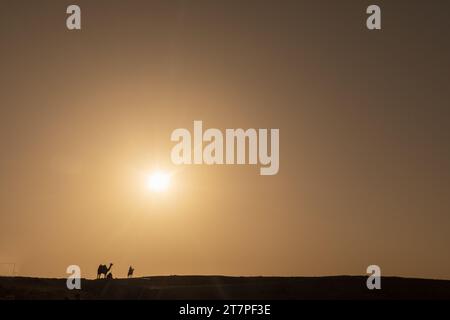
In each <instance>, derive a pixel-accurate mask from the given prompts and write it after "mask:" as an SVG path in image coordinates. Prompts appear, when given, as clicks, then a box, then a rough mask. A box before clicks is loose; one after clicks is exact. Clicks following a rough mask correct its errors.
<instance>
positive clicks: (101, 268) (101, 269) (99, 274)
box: [97, 263, 113, 279]
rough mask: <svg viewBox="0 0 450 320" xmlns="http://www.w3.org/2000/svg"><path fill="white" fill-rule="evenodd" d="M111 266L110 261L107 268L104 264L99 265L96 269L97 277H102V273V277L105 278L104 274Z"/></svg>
mask: <svg viewBox="0 0 450 320" xmlns="http://www.w3.org/2000/svg"><path fill="white" fill-rule="evenodd" d="M112 266H113V264H112V263H110V264H109V268H108V267H107V266H106V265H105V264H101V265H99V266H98V269H97V279H100V278H101V277H102V274H103V275H104V278H106V275H107V274H108V272H109V270H111V267H112Z"/></svg>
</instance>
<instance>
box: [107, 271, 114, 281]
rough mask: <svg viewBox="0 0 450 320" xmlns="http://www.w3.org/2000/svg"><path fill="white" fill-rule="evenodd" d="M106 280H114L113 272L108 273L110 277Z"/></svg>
mask: <svg viewBox="0 0 450 320" xmlns="http://www.w3.org/2000/svg"><path fill="white" fill-rule="evenodd" d="M106 279H108V280H110V279H113V275H112V273H111V272H109V273H108V275H107V276H106Z"/></svg>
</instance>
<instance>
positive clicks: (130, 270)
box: [128, 266, 134, 278]
mask: <svg viewBox="0 0 450 320" xmlns="http://www.w3.org/2000/svg"><path fill="white" fill-rule="evenodd" d="M133 272H134V269H133V267H132V266H130V268H129V269H128V278H132V277H133Z"/></svg>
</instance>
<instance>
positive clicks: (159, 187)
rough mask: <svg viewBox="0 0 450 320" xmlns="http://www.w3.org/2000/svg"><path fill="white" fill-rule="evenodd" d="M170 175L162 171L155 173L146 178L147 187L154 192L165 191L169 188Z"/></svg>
mask: <svg viewBox="0 0 450 320" xmlns="http://www.w3.org/2000/svg"><path fill="white" fill-rule="evenodd" d="M169 184H170V175H169V174H168V173H166V172H163V171H156V172H154V173H152V174H150V175H149V176H148V179H147V186H148V188H149V189H150V190H152V191H155V192H162V191H166V190H167V189H168V188H169Z"/></svg>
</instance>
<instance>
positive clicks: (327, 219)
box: [0, 0, 450, 279]
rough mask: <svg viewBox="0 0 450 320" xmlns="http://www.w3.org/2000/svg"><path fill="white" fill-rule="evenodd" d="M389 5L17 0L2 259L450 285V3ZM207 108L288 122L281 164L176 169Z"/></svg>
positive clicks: (86, 269)
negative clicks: (162, 175)
mask: <svg viewBox="0 0 450 320" xmlns="http://www.w3.org/2000/svg"><path fill="white" fill-rule="evenodd" d="M73 3H76V4H78V5H79V6H80V7H81V10H82V30H81V31H68V30H67V29H66V25H65V19H66V17H67V15H66V13H65V11H66V7H67V6H68V5H69V4H73ZM376 3H377V4H378V5H380V7H381V8H382V28H383V29H382V30H381V31H375V32H372V31H369V30H367V29H366V26H365V20H366V17H367V15H366V13H365V9H366V8H367V6H368V5H370V4H372V1H356V0H355V1H249V0H246V1H240V2H237V1H220V2H219V1H206V0H205V1H203V0H201V1H187V0H186V1H181V0H180V1H162V0H161V1H130V0H127V1H113V0H108V1H101V0H96V1H60V0H58V1H57V0H53V1H21V0H19V1H17V0H14V1H12V0H10V1H1V3H0V39H1V41H0V52H1V55H0V57H1V59H0V147H1V156H0V264H1V263H5V262H15V263H16V269H17V272H18V274H19V275H33V276H42V277H44V276H45V277H64V276H65V275H66V274H65V271H66V268H67V266H68V265H71V264H77V265H79V266H80V267H81V270H82V276H83V277H94V276H95V273H96V270H97V266H98V264H99V263H105V264H106V263H109V262H113V263H114V267H113V269H112V271H113V274H114V276H115V277H123V276H125V275H126V271H127V269H128V266H129V265H130V264H131V265H133V266H134V267H135V269H136V275H138V276H143V275H156V274H158V275H159V274H226V275H305V276H310V275H335V274H365V271H366V268H367V266H368V265H370V264H377V265H379V266H380V267H381V270H382V274H385V275H387V274H389V275H399V276H414V277H430V278H446V279H450V250H449V247H450V232H449V230H450V148H449V137H450V111H449V98H450V81H449V79H450V62H449V58H448V57H449V56H450V43H449V39H450V37H449V32H450V29H449V26H448V12H449V3H448V1H433V2H427V1H395V3H394V1H376ZM194 120H203V123H204V126H205V127H207V128H209V127H213V128H220V129H225V128H279V129H280V171H279V173H278V174H277V175H275V176H260V175H259V167H257V166H248V165H245V166H237V165H235V166H232V165H229V166H206V165H200V166H174V165H172V163H171V160H170V150H171V148H172V147H173V145H174V143H173V142H171V141H170V134H171V132H172V131H173V130H174V129H176V128H188V129H190V130H192V124H193V121H194ZM157 168H159V169H163V170H167V171H170V172H172V173H173V177H172V181H171V185H170V188H169V190H168V191H167V192H164V193H152V192H149V190H148V189H147V188H146V187H145V176H146V175H147V174H148V173H149V172H152V171H153V170H155V169H157ZM1 270H3V272H6V271H5V270H6V267H4V266H0V271H1ZM0 273H1V272H0Z"/></svg>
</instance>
